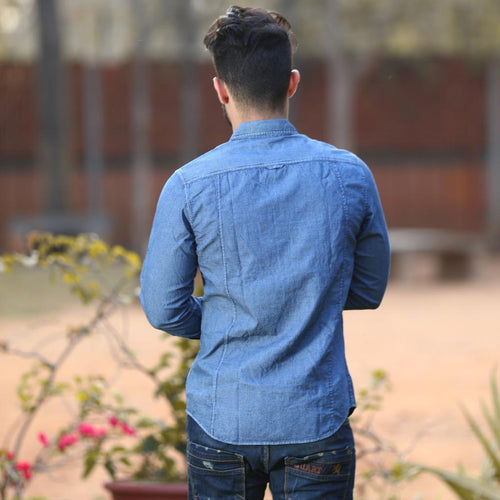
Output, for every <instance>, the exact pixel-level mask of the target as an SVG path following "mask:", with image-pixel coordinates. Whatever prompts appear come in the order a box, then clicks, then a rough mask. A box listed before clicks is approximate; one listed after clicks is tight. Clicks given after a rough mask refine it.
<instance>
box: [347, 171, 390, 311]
mask: <svg viewBox="0 0 500 500" xmlns="http://www.w3.org/2000/svg"><path fill="white" fill-rule="evenodd" d="M365 172H366V176H365V180H366V183H367V184H366V192H365V194H366V196H365V205H366V209H365V216H364V219H363V223H362V225H361V228H360V231H359V233H358V235H357V238H356V247H355V251H354V268H353V274H352V280H351V284H350V288H349V293H348V295H347V300H346V303H345V306H344V309H346V310H347V309H376V308H377V307H378V306H379V305H380V303H381V301H382V298H383V296H384V293H385V289H386V286H387V281H388V279H389V269H390V246H389V236H388V233H387V225H386V222H385V217H384V212H383V209H382V204H381V202H380V198H379V195H378V191H377V187H376V185H375V180H374V179H373V176H372V174H371V172H370V171H369V170H368V168H366V170H365Z"/></svg>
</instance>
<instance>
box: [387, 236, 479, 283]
mask: <svg viewBox="0 0 500 500" xmlns="http://www.w3.org/2000/svg"><path fill="white" fill-rule="evenodd" d="M389 239H390V242H391V278H396V279H408V278H412V277H415V276H417V275H418V270H417V267H419V266H420V268H422V267H425V264H427V266H426V267H427V268H429V263H431V264H433V269H432V272H433V274H436V275H437V276H436V277H438V278H440V279H445V280H450V279H465V278H470V277H471V276H473V275H474V273H475V270H476V263H477V260H478V257H479V255H480V254H481V250H482V241H481V238H480V236H478V235H477V234H471V233H465V232H460V231H451V230H446V229H426V228H399V229H391V230H389Z"/></svg>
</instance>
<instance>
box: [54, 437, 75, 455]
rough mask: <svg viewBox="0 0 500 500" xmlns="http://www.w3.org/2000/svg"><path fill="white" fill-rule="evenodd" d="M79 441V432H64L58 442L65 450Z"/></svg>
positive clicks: (62, 449) (59, 446)
mask: <svg viewBox="0 0 500 500" xmlns="http://www.w3.org/2000/svg"><path fill="white" fill-rule="evenodd" d="M77 441H78V435H77V434H63V435H62V436H61V437H60V438H59V442H58V443H57V446H58V448H59V449H60V450H61V451H64V450H65V449H66V448H67V447H68V446H71V445H72V444H75V443H76V442H77Z"/></svg>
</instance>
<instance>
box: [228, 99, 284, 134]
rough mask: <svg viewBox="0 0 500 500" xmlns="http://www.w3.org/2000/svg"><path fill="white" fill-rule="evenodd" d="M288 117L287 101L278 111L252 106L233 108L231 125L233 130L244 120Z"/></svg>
mask: <svg viewBox="0 0 500 500" xmlns="http://www.w3.org/2000/svg"><path fill="white" fill-rule="evenodd" d="M283 118H284V119H288V103H287V105H286V106H285V109H283V110H279V111H269V110H260V109H254V108H234V109H233V113H231V116H230V119H231V126H232V129H233V131H234V130H236V129H237V128H238V127H239V126H240V125H241V124H242V123H244V122H253V121H258V120H275V119H283Z"/></svg>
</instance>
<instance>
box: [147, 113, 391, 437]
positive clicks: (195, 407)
mask: <svg viewBox="0 0 500 500" xmlns="http://www.w3.org/2000/svg"><path fill="white" fill-rule="evenodd" d="M162 203H168V206H169V210H178V211H180V212H182V214H183V217H182V218H178V219H177V220H178V221H180V220H181V219H182V224H181V225H184V226H185V227H186V228H187V229H186V231H188V232H192V235H193V241H194V242H195V246H196V250H195V251H196V255H197V259H198V265H199V268H200V271H201V274H202V276H203V281H204V297H203V299H202V307H201V311H202V312H201V317H202V320H201V347H200V353H199V355H198V357H197V359H196V361H195V363H194V365H193V368H192V370H191V373H190V375H189V378H188V383H187V401H188V409H187V410H188V413H189V414H190V415H191V416H192V417H193V418H194V419H195V420H196V421H197V422H198V423H199V424H200V425H201V426H202V427H203V428H204V429H205V431H206V432H208V433H209V434H210V435H212V436H213V437H215V438H216V439H219V440H221V441H224V442H227V443H238V444H263V443H266V444H279V443H289V442H295V443H297V442H307V441H312V440H316V439H321V438H323V437H326V436H329V435H331V434H333V433H334V432H335V431H336V430H337V429H338V428H339V427H340V425H341V424H342V423H343V422H344V421H345V419H346V418H347V416H348V414H349V412H350V411H351V409H352V408H353V407H354V405H355V402H354V395H353V392H352V385H351V380H350V377H349V374H348V371H347V367H346V363H345V356H344V343H343V331H342V311H343V309H344V307H345V306H346V305H347V307H349V305H350V304H351V306H352V307H354V308H370V307H376V306H377V305H378V303H379V301H380V300H381V298H382V295H383V291H384V288H385V280H386V278H387V276H386V275H387V254H386V252H379V251H378V250H379V248H382V247H384V246H386V245H387V241H386V239H385V236H384V235H385V222H384V219H383V215H382V210H381V208H380V204H379V201H378V195H377V193H376V189H375V185H374V183H373V179H372V176H371V174H370V172H369V170H368V169H367V167H366V166H365V165H364V164H363V163H362V162H361V161H360V160H359V159H358V158H356V157H355V156H354V155H352V154H350V153H348V152H346V151H341V150H338V149H336V148H334V147H332V146H330V145H327V144H324V143H321V142H318V141H313V140H311V139H309V138H307V137H306V136H303V135H300V134H298V133H297V132H296V131H295V129H294V128H293V127H292V126H291V124H290V123H289V122H288V121H287V120H264V121H256V122H246V123H243V124H242V125H240V127H238V129H237V130H236V131H235V133H234V134H233V136H232V138H231V140H230V141H229V142H227V143H225V144H223V145H221V146H219V147H218V148H216V149H215V150H212V151H211V152H209V153H207V154H205V155H203V156H201V157H200V158H198V159H197V160H195V161H193V162H191V163H190V164H188V165H186V166H185V167H183V168H182V169H180V170H178V171H177V172H176V173H175V174H174V176H173V177H172V179H171V180H169V182H168V183H167V185H166V187H165V190H164V192H163V194H162V197H161V199H160V202H159V206H160V205H161V204H162ZM183 230H184V229H183V228H182V227H181V228H179V229H178V231H177V232H178V234H179V235H180V234H181V233H182V231H183ZM360 237H362V238H364V241H365V244H364V251H365V252H366V253H369V254H370V256H369V257H368V258H370V259H373V258H380V259H381V262H380V266H378V267H379V271H380V273H382V274H383V275H385V278H384V276H382V277H381V276H377V275H376V274H377V270H376V269H375V268H376V267H377V266H374V265H373V263H372V264H371V265H370V270H369V275H365V274H364V273H363V272H362V271H363V270H362V269H361V270H359V272H358V273H357V274H356V272H355V273H354V280H355V281H354V283H353V284H354V287H353V288H350V287H351V277H352V276H353V270H354V267H355V253H356V248H357V245H358V242H359V239H360ZM370 275H371V276H370ZM167 292H168V291H167ZM152 299H153V300H154V298H153V297H152ZM163 306H165V304H163ZM158 307H161V306H160V304H158ZM162 327H163V328H164V329H166V330H167V331H169V326H168V325H165V324H164V325H162ZM177 333H178V334H180V335H182V332H177Z"/></svg>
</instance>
